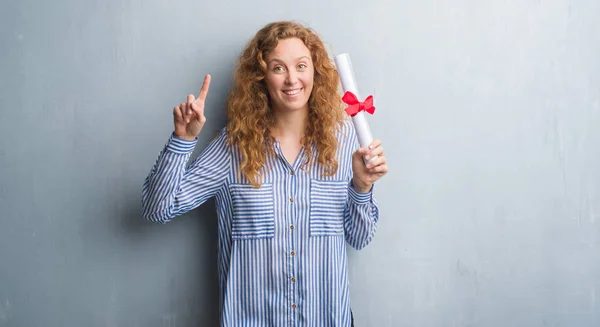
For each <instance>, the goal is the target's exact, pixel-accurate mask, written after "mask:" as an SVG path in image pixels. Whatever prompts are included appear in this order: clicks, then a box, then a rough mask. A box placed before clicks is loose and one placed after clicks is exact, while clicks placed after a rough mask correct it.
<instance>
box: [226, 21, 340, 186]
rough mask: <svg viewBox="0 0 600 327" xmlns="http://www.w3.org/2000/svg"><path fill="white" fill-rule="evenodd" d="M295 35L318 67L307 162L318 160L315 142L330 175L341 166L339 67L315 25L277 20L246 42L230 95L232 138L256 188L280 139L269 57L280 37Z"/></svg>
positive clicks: (306, 143) (306, 139)
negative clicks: (273, 130)
mask: <svg viewBox="0 0 600 327" xmlns="http://www.w3.org/2000/svg"><path fill="white" fill-rule="evenodd" d="M293 37H296V38H299V39H300V40H302V41H303V42H304V45H305V46H306V47H307V48H308V49H309V50H310V53H311V56H312V61H313V64H314V67H315V73H314V82H313V83H314V84H313V85H314V86H313V90H312V93H311V95H310V98H309V100H308V108H309V119H308V127H307V130H306V133H305V136H304V138H303V139H302V143H303V146H304V153H305V154H306V155H307V160H306V161H305V162H304V163H303V167H306V166H308V165H309V164H310V163H311V162H312V161H313V160H314V159H315V158H312V151H311V149H312V147H311V145H314V146H315V148H316V149H317V158H316V160H317V162H318V163H319V164H320V165H321V166H322V167H323V168H324V169H323V170H324V172H325V174H326V175H332V174H334V173H335V172H336V171H337V169H338V162H337V160H336V158H335V153H336V151H337V147H338V141H337V138H336V136H335V132H336V130H338V129H339V127H340V126H341V122H342V121H343V119H344V118H343V114H342V112H343V111H342V110H341V98H340V95H339V94H338V85H339V75H338V73H337V70H336V68H335V66H334V65H333V63H332V61H331V60H330V59H329V57H328V54H327V51H326V50H325V46H324V44H323V41H321V39H320V38H319V36H318V35H317V33H316V32H315V31H314V30H312V29H310V28H308V27H305V26H303V25H301V24H299V23H296V22H292V21H281V22H274V23H270V24H268V25H266V26H264V27H263V28H262V29H260V30H259V31H258V32H257V33H256V35H255V36H254V38H253V39H252V40H251V41H250V42H249V43H248V44H247V45H246V47H245V49H244V51H243V52H242V54H241V56H240V58H239V61H238V65H237V67H236V72H235V83H234V90H233V91H232V92H231V94H230V95H229V97H228V98H227V118H228V123H227V133H228V135H227V136H228V140H229V143H230V144H232V145H237V146H238V148H239V150H240V151H241V153H242V157H243V159H242V163H241V167H240V168H241V172H242V174H243V175H244V176H245V177H246V178H247V179H248V180H249V181H250V183H251V184H252V185H254V186H255V187H258V186H259V185H260V184H261V171H262V168H263V166H264V164H265V161H266V157H267V153H271V154H273V142H274V139H273V137H272V136H271V134H270V128H271V127H272V126H273V125H274V118H273V115H272V111H271V108H270V99H269V93H268V91H267V88H266V85H265V81H264V79H265V75H266V71H267V64H266V62H265V58H266V56H267V54H268V53H269V52H270V51H272V50H273V49H275V47H276V46H277V43H278V41H279V40H282V39H286V38H293Z"/></svg>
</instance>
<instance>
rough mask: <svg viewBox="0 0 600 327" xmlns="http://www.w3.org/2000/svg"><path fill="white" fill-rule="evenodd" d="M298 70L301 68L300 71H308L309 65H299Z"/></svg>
mask: <svg viewBox="0 0 600 327" xmlns="http://www.w3.org/2000/svg"><path fill="white" fill-rule="evenodd" d="M298 68H300V69H306V68H308V65H306V64H300V65H298Z"/></svg>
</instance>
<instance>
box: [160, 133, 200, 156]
mask: <svg viewBox="0 0 600 327" xmlns="http://www.w3.org/2000/svg"><path fill="white" fill-rule="evenodd" d="M196 142H198V138H197V137H196V138H195V139H193V140H184V139H180V138H178V137H177V136H175V133H172V134H171V137H170V138H169V142H168V143H167V150H168V151H170V152H173V153H177V154H188V153H191V152H193V151H194V147H195V146H196Z"/></svg>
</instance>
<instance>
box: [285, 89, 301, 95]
mask: <svg viewBox="0 0 600 327" xmlns="http://www.w3.org/2000/svg"><path fill="white" fill-rule="evenodd" d="M299 92H300V89H297V90H289V91H283V93H285V94H287V95H295V94H298V93H299Z"/></svg>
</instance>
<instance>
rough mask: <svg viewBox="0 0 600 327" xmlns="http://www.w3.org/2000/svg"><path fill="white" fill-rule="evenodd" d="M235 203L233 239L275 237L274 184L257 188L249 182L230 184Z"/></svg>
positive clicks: (232, 224)
mask: <svg viewBox="0 0 600 327" xmlns="http://www.w3.org/2000/svg"><path fill="white" fill-rule="evenodd" d="M229 190H230V194H231V200H232V204H233V215H232V216H233V218H232V222H231V233H232V238H233V240H248V239H260V238H273V237H274V236H275V207H274V203H273V185H272V184H262V185H261V186H260V187H259V188H255V187H254V186H252V185H249V184H231V185H230V186H229Z"/></svg>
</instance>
